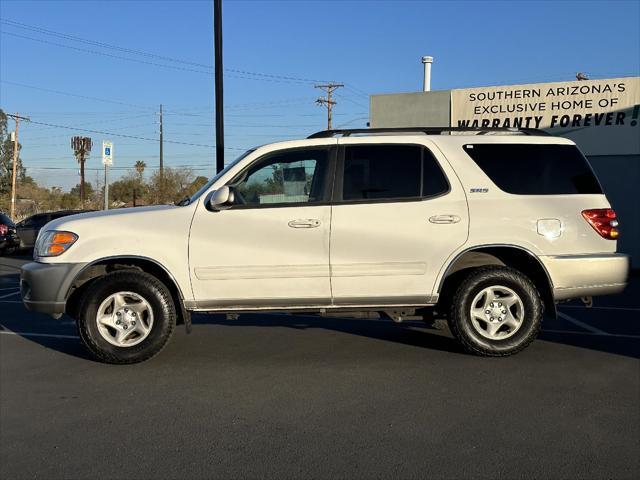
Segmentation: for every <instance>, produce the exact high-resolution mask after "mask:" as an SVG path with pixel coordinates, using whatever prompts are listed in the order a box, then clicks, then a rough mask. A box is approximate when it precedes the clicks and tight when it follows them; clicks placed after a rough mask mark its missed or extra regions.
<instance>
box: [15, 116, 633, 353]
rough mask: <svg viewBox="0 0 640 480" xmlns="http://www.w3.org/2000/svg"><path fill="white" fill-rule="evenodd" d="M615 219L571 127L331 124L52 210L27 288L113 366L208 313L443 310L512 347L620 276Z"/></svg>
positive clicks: (485, 338)
mask: <svg viewBox="0 0 640 480" xmlns="http://www.w3.org/2000/svg"><path fill="white" fill-rule="evenodd" d="M617 227H618V222H617V220H616V216H615V213H614V212H613V210H612V209H611V208H610V205H609V202H608V201H607V198H606V197H605V196H604V194H603V192H602V189H601V187H600V184H599V183H598V180H597V179H596V177H595V176H594V174H593V171H592V170H591V168H590V166H589V164H588V163H587V160H586V159H585V157H584V156H583V155H582V153H580V151H579V150H578V148H577V147H576V146H575V144H574V143H572V142H571V141H569V140H566V139H563V138H557V137H552V136H548V135H545V134H544V133H542V132H537V131H532V130H518V131H511V130H506V131H498V130H460V129H452V128H444V129H426V128H413V129H410V128H407V129H369V130H342V131H326V132H319V133H316V134H314V135H311V136H310V137H309V138H308V139H304V140H296V141H289V142H282V143H274V144H270V145H264V146H261V147H259V148H256V149H254V150H250V151H248V152H246V153H245V154H244V155H242V156H241V157H240V158H238V159H237V160H235V161H234V162H233V163H231V164H230V165H228V166H227V168H225V169H224V170H223V171H222V172H221V173H219V174H218V175H216V176H215V177H214V178H213V179H211V181H210V182H209V183H207V184H206V185H205V186H204V187H203V188H202V189H201V190H200V191H199V192H197V193H196V194H195V195H194V196H193V197H191V198H190V199H186V200H185V201H183V202H181V203H180V204H178V205H176V206H156V207H148V208H130V209H121V210H115V211H103V212H93V213H86V214H82V215H75V216H71V217H65V218H61V219H59V220H55V221H52V222H50V223H49V224H47V225H46V226H45V227H44V228H43V229H42V231H41V233H40V235H39V237H38V240H37V245H36V249H35V253H34V260H35V261H34V262H33V263H29V264H27V265H25V266H24V267H23V269H22V276H21V277H22V278H21V290H22V298H23V301H24V304H25V305H26V307H27V308H28V309H30V310H33V311H38V312H45V313H50V314H52V315H53V316H54V317H59V316H60V315H61V314H62V313H65V312H66V313H67V314H68V315H70V316H71V317H73V318H75V319H76V320H77V324H78V329H79V332H80V336H81V338H82V340H83V341H84V343H85V344H86V346H87V347H88V349H89V350H90V351H91V353H92V354H93V355H95V357H97V358H98V359H100V360H102V361H105V362H110V363H134V362H139V361H143V360H146V359H148V358H150V357H152V356H153V355H155V354H156V353H158V352H159V351H160V350H161V349H162V348H163V347H164V346H165V344H166V343H167V341H168V340H169V338H170V336H171V334H172V332H173V329H174V327H175V325H176V322H177V320H181V321H182V322H184V323H185V324H186V325H187V327H188V328H189V327H190V325H191V319H190V314H191V312H201V311H204V312H227V313H237V312H244V311H281V312H289V313H295V312H305V313H311V312H315V313H320V314H325V315H328V314H331V315H333V316H335V315H344V316H350V315H353V314H354V313H356V312H358V314H359V315H362V314H363V313H362V312H368V313H366V315H371V314H372V312H377V313H379V314H381V315H384V316H388V317H390V318H392V319H394V320H396V321H400V320H402V319H403V318H404V317H406V316H407V315H411V316H423V317H427V316H429V315H431V314H432V312H433V311H434V310H435V311H437V313H438V315H442V316H444V317H446V318H447V320H448V323H449V327H450V329H451V331H452V333H453V335H454V336H455V337H456V338H457V339H458V340H459V341H460V342H461V344H462V345H463V346H464V347H465V348H466V349H467V350H468V351H470V352H473V353H476V354H481V355H489V356H504V355H509V354H512V353H514V352H517V351H519V350H522V349H523V348H524V347H525V346H527V345H528V344H529V343H530V342H531V341H532V340H533V339H534V338H535V336H536V334H537V332H538V330H539V328H540V324H541V321H542V318H543V312H545V314H546V315H552V316H553V315H555V304H556V303H557V302H558V301H561V300H566V299H571V298H578V297H587V296H592V295H605V294H611V293H618V292H620V291H622V290H623V288H624V287H625V284H626V279H627V273H628V268H629V259H628V257H627V256H625V255H621V254H617V253H615V252H616V238H617V236H618V228H617Z"/></svg>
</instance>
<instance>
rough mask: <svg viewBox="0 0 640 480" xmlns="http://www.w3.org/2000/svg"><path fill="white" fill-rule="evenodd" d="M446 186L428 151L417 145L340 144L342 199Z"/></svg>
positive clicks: (421, 192) (422, 192) (417, 193)
mask: <svg viewBox="0 0 640 480" xmlns="http://www.w3.org/2000/svg"><path fill="white" fill-rule="evenodd" d="M448 190H449V184H448V183H447V180H446V177H445V176H444V173H443V172H442V170H441V169H440V166H439V165H438V162H437V161H436V159H435V158H434V157H433V155H432V154H431V152H430V151H429V150H427V149H426V148H424V147H421V146H418V145H350V146H346V147H345V148H344V169H343V176H342V200H344V201H358V200H394V199H399V200H400V199H411V198H416V199H418V198H422V197H430V196H436V195H440V194H442V193H445V192H447V191H448Z"/></svg>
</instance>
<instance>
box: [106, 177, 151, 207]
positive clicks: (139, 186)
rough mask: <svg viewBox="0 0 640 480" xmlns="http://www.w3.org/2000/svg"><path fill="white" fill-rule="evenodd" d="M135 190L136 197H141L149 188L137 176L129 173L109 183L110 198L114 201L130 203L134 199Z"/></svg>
mask: <svg viewBox="0 0 640 480" xmlns="http://www.w3.org/2000/svg"><path fill="white" fill-rule="evenodd" d="M134 190H135V191H136V197H137V198H140V197H142V196H143V195H144V194H146V190H147V188H146V185H144V184H143V183H141V182H140V180H139V178H138V177H137V176H135V175H133V174H129V175H127V176H126V177H122V178H121V179H120V180H117V181H115V182H113V183H112V184H110V185H109V198H110V199H111V201H113V202H123V203H128V202H130V201H132V200H133V192H134Z"/></svg>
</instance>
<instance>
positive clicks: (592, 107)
mask: <svg viewBox="0 0 640 480" xmlns="http://www.w3.org/2000/svg"><path fill="white" fill-rule="evenodd" d="M451 126H452V127H485V128H486V127H502V128H513V127H515V128H540V129H543V130H545V131H547V132H549V133H551V134H553V135H560V136H563V137H567V138H570V139H571V140H573V141H575V142H576V143H577V144H578V145H579V146H580V147H581V149H582V150H583V151H584V152H585V153H586V154H587V155H638V154H640V77H627V78H612V79H606V80H584V81H573V82H554V83H535V84H528V85H509V86H499V87H480V88H465V89H459V90H452V91H451ZM594 129H597V132H595V131H594Z"/></svg>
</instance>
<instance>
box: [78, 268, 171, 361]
mask: <svg viewBox="0 0 640 480" xmlns="http://www.w3.org/2000/svg"><path fill="white" fill-rule="evenodd" d="M79 305H80V308H79V309H78V315H77V325H78V332H79V334H80V338H81V339H82V341H83V343H84V344H85V346H86V347H87V349H88V350H89V352H90V353H91V355H92V356H93V357H94V358H95V359H97V360H99V361H101V362H105V363H113V364H131V363H139V362H144V361H145V360H148V359H150V358H151V357H153V356H155V355H157V354H158V353H159V352H160V351H161V350H162V349H163V348H164V347H165V345H166V344H167V342H168V341H169V339H170V338H171V335H172V334H173V330H174V328H175V325H176V308H175V305H174V303H173V300H172V298H171V293H170V292H169V290H168V289H167V287H166V286H165V285H164V284H163V283H162V282H161V281H159V280H158V279H157V278H155V277H154V276H152V275H149V274H147V273H144V272H138V271H133V270H128V271H120V272H113V273H110V274H108V275H105V276H104V277H100V278H98V279H96V280H95V281H93V282H92V283H91V288H88V289H86V291H85V292H84V294H83V296H82V299H81V300H80V304H79ZM99 314H100V316H99ZM99 319H100V320H99ZM116 323H117V325H116ZM127 326H128V327H127Z"/></svg>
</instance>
